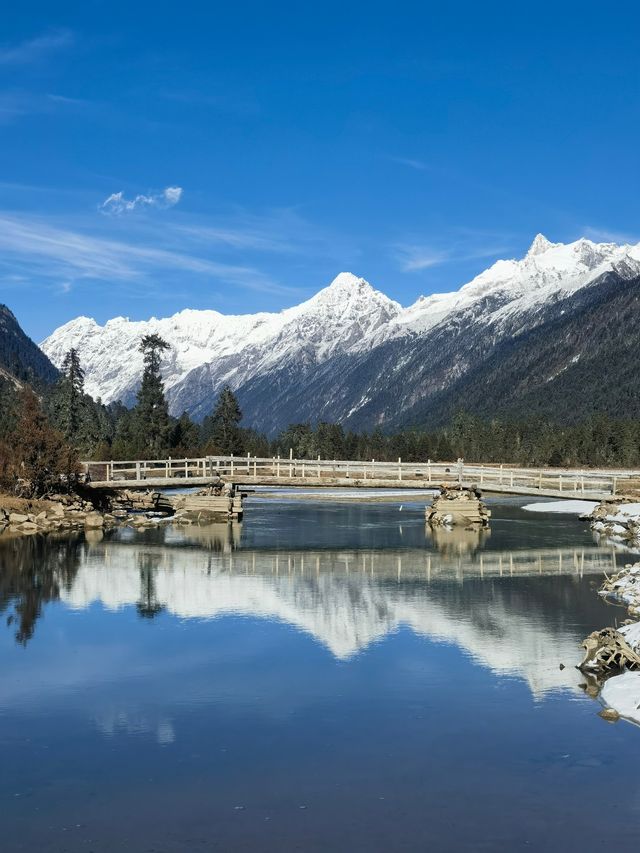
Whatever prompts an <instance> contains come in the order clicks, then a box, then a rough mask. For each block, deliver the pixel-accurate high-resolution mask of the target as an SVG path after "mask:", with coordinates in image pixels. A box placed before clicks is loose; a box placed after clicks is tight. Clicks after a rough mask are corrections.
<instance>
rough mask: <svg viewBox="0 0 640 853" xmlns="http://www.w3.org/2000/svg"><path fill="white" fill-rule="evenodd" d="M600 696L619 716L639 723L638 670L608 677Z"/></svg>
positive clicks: (639, 684) (639, 695)
mask: <svg viewBox="0 0 640 853" xmlns="http://www.w3.org/2000/svg"><path fill="white" fill-rule="evenodd" d="M600 698H601V699H602V701H603V702H604V703H605V704H606V705H607V706H608V707H609V708H613V710H614V711H617V712H618V713H619V714H620V716H621V717H624V718H625V719H627V720H631V721H632V722H634V723H637V724H638V725H640V672H631V671H629V672H623V673H622V675H615V676H614V677H613V678H609V679H608V680H607V681H606V682H605V685H604V687H603V688H602V692H601V693H600Z"/></svg>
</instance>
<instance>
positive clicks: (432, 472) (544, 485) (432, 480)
mask: <svg viewBox="0 0 640 853" xmlns="http://www.w3.org/2000/svg"><path fill="white" fill-rule="evenodd" d="M84 464H85V468H86V470H87V472H88V474H89V477H90V480H91V481H92V482H94V483H98V482H99V483H113V484H114V485H117V484H118V483H122V484H125V483H139V482H143V481H155V483H154V484H159V483H162V484H166V483H167V482H168V481H173V480H175V481H178V482H179V481H181V483H180V484H182V483H184V481H185V480H191V481H198V482H202V481H207V480H211V479H213V478H214V477H215V476H216V475H220V477H222V478H223V479H224V478H231V479H234V480H236V481H240V482H243V483H250V482H251V481H252V480H254V481H256V482H262V483H265V482H266V483H269V482H273V483H274V484H276V483H282V482H285V481H295V482H296V483H297V484H301V482H304V481H307V482H309V483H310V484H311V483H313V484H316V485H317V484H318V483H323V482H326V483H327V485H333V484H335V483H336V481H338V482H340V483H341V484H343V485H346V484H348V483H352V484H353V485H364V484H366V485H373V482H374V481H375V482H378V483H381V484H384V483H393V484H399V483H404V484H406V485H407V486H411V487H416V486H419V485H422V484H424V485H425V486H429V485H436V484H439V483H442V482H461V483H464V484H466V485H469V484H472V483H473V484H476V485H478V486H479V487H484V488H485V489H493V490H498V489H499V487H503V488H504V489H505V490H510V491H516V492H518V491H522V492H526V493H528V494H531V493H535V492H537V491H539V492H541V493H542V492H549V491H553V492H561V493H564V492H567V493H568V494H574V495H575V494H589V493H594V494H615V493H616V492H617V491H618V490H619V487H620V485H621V484H622V483H623V482H624V481H626V480H629V479H634V480H635V479H639V480H640V472H632V471H623V470H615V471H612V470H567V469H554V468H536V469H533V468H518V467H513V466H507V465H477V464H468V463H466V462H464V461H462V460H458V461H457V462H448V463H447V462H431V461H427V462H402V460H401V459H398V461H397V462H376V461H375V460H374V459H372V460H371V461H370V462H357V461H350V460H335V459H333V460H328V459H294V458H293V456H288V457H282V458H281V457H279V456H274V457H266V458H265V457H256V456H251V455H247V456H205V457H200V458H194V459H171V458H170V459H144V460H133V461H109V462H86V463H84ZM150 485H151V483H150Z"/></svg>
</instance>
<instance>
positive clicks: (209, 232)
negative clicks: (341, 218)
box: [176, 208, 359, 263]
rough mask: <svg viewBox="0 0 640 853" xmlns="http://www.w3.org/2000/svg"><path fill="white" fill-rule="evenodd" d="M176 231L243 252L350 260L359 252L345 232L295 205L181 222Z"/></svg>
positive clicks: (340, 260)
mask: <svg viewBox="0 0 640 853" xmlns="http://www.w3.org/2000/svg"><path fill="white" fill-rule="evenodd" d="M176 228H177V230H178V231H179V232H180V233H181V234H183V235H184V236H185V237H187V238H188V239H190V240H193V241H194V242H195V243H199V244H202V246H203V247H204V246H206V247H211V246H216V247H219V248H220V249H221V250H222V249H225V250H229V251H233V250H242V251H243V252H258V253H273V254H289V255H304V257H305V258H309V259H310V258H322V259H327V258H330V259H335V260H336V262H339V263H350V262H352V261H353V260H354V259H355V258H356V256H357V255H358V254H359V252H358V250H357V248H356V247H355V245H354V244H353V242H352V241H351V240H350V239H349V238H348V237H346V236H345V235H344V234H341V233H335V232H333V231H331V230H330V229H327V228H324V227H319V226H317V225H316V224H314V223H312V222H309V221H308V220H307V219H305V218H304V217H303V216H302V215H301V214H300V213H299V212H298V211H297V210H296V209H295V208H275V209H270V210H267V211H265V212H263V213H261V214H255V213H249V212H247V211H246V210H235V211H234V212H233V213H231V214H227V215H225V216H223V217H215V218H213V219H210V220H208V221H206V222H202V221H195V222H187V223H182V224H178V225H177V226H176Z"/></svg>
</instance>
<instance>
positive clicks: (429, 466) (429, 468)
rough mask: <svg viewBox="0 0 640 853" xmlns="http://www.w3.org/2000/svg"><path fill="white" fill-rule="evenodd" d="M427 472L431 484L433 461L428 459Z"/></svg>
mask: <svg viewBox="0 0 640 853" xmlns="http://www.w3.org/2000/svg"><path fill="white" fill-rule="evenodd" d="M427 472H428V475H429V482H431V460H430V459H427Z"/></svg>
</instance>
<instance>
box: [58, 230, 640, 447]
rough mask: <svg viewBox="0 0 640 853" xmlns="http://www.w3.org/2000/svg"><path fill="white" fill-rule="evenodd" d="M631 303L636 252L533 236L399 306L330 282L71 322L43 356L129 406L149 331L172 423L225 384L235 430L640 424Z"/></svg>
mask: <svg viewBox="0 0 640 853" xmlns="http://www.w3.org/2000/svg"><path fill="white" fill-rule="evenodd" d="M639 296H640V245H638V246H628V245H622V246H620V245H617V244H615V243H601V244H598V243H593V242H591V241H589V240H585V239H583V240H578V241H576V242H574V243H570V244H567V245H565V244H562V243H550V242H549V241H548V240H546V238H544V237H543V236H542V235H538V236H537V237H536V238H535V240H534V241H533V243H532V245H531V248H530V249H529V251H528V252H527V254H526V256H525V257H524V258H522V259H521V260H503V261H498V262H497V263H495V264H493V265H492V266H491V267H490V268H489V269H487V270H486V271H484V272H483V273H481V274H480V275H478V276H477V277H476V278H474V279H473V280H472V281H471V282H469V283H468V284H465V285H464V286H463V287H461V288H460V290H458V291H455V292H453V293H447V294H436V295H432V296H428V297H421V298H420V299H418V301H417V302H416V303H415V304H414V305H411V306H410V307H408V308H403V307H402V306H400V305H399V304H398V303H397V302H394V301H393V300H391V299H389V298H388V297H386V296H385V295H384V294H382V293H380V292H379V291H377V290H375V289H374V288H373V287H372V286H371V285H370V284H368V283H367V282H366V281H365V280H364V279H362V278H357V277H356V276H354V275H352V274H350V273H341V274H340V275H338V277H337V278H336V279H335V280H334V281H333V282H332V283H331V284H330V285H329V286H328V287H326V288H324V289H323V290H321V291H320V292H319V293H318V294H316V296H314V297H313V298H312V299H310V300H308V301H307V302H304V303H302V304H301V305H298V306H296V307H294V308H289V309H286V310H284V311H282V312H280V313H277V314H268V313H261V314H254V315H242V316H225V315H222V314H220V313H218V312H216V311H192V310H185V311H181V312H180V313H178V314H176V315H174V316H173V317H170V318H167V319H155V318H154V319H151V320H148V321H145V322H131V321H129V320H127V319H125V318H122V317H119V318H116V319H114V320H110V321H109V322H108V323H106V324H105V325H104V326H100V325H99V324H98V323H96V322H95V320H92V319H90V318H87V317H79V318H78V319H76V320H72V321H71V322H69V323H67V324H66V325H64V326H62V327H60V328H59V329H57V330H56V331H55V332H54V333H53V334H52V335H51V336H50V337H49V338H47V340H45V341H44V342H43V344H42V349H43V351H44V352H45V353H46V355H47V356H48V357H49V358H50V359H51V361H52V362H53V363H54V364H55V365H58V366H59V365H60V364H61V362H62V358H63V357H64V354H65V352H66V351H67V350H68V349H69V348H70V347H72V346H73V347H76V348H78V350H79V351H80V354H81V358H82V362H83V365H84V367H85V369H86V374H87V390H88V391H89V393H91V394H92V395H93V396H94V397H98V396H99V397H101V398H102V399H103V401H104V402H110V401H112V400H116V399H122V400H123V401H124V402H126V403H131V402H132V401H133V400H134V396H135V392H136V388H137V385H138V382H139V378H140V375H141V373H142V361H141V356H140V354H139V353H138V350H137V347H138V343H139V341H140V338H141V336H142V335H144V334H148V333H151V332H157V333H158V334H160V335H162V337H164V338H165V339H166V340H167V341H168V343H169V344H170V345H171V350H170V352H169V354H168V356H167V358H166V361H165V366H164V376H165V382H166V387H167V393H168V396H169V399H170V403H171V409H172V412H173V413H174V414H180V413H181V412H182V411H188V412H189V413H190V414H192V415H193V416H195V417H196V418H201V417H203V416H204V415H206V414H208V412H209V411H210V410H211V408H212V406H213V403H214V401H215V397H216V394H217V392H218V390H219V389H220V387H221V386H222V384H224V383H226V382H228V383H230V384H231V385H232V387H234V388H235V389H236V391H237V394H238V396H239V399H240V402H241V406H242V408H243V411H244V414H245V422H246V423H247V424H248V425H252V426H255V427H257V428H258V429H260V430H263V431H266V432H268V433H274V432H276V431H278V430H279V429H281V428H283V427H285V426H286V425H287V424H288V423H290V422H297V421H306V420H310V421H312V422H314V421H318V420H321V419H322V420H329V421H340V422H342V423H344V424H345V425H346V426H349V427H353V428H356V429H363V428H367V429H372V428H374V427H375V426H380V427H382V428H383V429H387V428H394V429H395V428H400V427H403V426H407V425H429V426H435V425H438V424H440V423H443V422H445V421H446V420H448V419H449V417H450V416H451V414H452V413H453V412H454V411H455V410H456V409H459V408H465V409H466V410H469V411H475V412H477V413H479V414H483V415H487V416H488V415H494V414H496V413H499V414H504V415H518V416H520V415H524V416H527V415H530V414H532V413H537V414H543V415H547V416H550V417H552V418H554V419H556V420H566V421H572V420H576V419H581V418H583V417H585V416H587V415H589V414H592V413H593V412H594V411H606V412H608V413H610V414H613V415H621V416H622V415H634V416H635V415H638V416H640V378H639V377H640V372H639V368H640V359H639V358H638V322H639V316H640V315H639V314H638V298H639Z"/></svg>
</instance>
